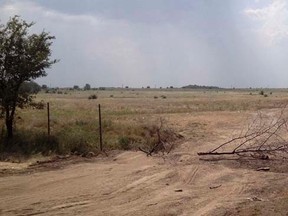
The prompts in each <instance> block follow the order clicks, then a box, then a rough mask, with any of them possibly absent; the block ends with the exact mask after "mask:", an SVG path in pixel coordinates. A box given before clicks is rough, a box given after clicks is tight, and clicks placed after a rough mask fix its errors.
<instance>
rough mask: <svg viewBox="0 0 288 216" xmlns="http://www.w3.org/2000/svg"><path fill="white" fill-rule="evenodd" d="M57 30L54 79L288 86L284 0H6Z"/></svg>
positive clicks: (9, 7)
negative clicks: (58, 60) (56, 59)
mask: <svg viewBox="0 0 288 216" xmlns="http://www.w3.org/2000/svg"><path fill="white" fill-rule="evenodd" d="M15 14H17V15H20V16H21V17H22V18H23V19H25V20H27V21H35V22H36V25H35V26H34V28H33V31H37V32H40V31H41V30H43V29H45V30H46V31H49V32H50V33H51V34H52V35H54V36H56V40H55V41H54V44H53V56H54V57H55V58H58V59H60V60H61V61H60V62H59V63H57V64H56V65H54V66H53V67H52V69H50V70H48V76H47V77H45V78H43V79H40V80H37V81H39V82H40V83H41V84H44V83H45V84H48V85H50V86H73V85H80V86H84V84H85V83H90V84H91V86H93V87H99V86H115V87H116V86H122V85H124V86H126V85H128V86H130V87H142V86H147V85H150V86H153V87H154V86H155V85H157V87H160V86H163V87H166V86H170V85H173V86H177V87H181V86H183V85H187V84H199V85H215V86H222V87H232V86H233V87H250V86H251V87H288V1H286V0H61V1H60V0H18V1H17V0H0V20H1V22H2V23H3V22H6V21H7V20H8V19H9V17H11V16H14V15H15Z"/></svg>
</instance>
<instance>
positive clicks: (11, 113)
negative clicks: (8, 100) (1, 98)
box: [5, 106, 15, 139]
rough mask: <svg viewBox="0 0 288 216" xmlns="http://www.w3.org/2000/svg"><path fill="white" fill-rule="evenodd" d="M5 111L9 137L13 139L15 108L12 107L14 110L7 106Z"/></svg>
mask: <svg viewBox="0 0 288 216" xmlns="http://www.w3.org/2000/svg"><path fill="white" fill-rule="evenodd" d="M5 111H6V118H5V123H6V129H7V138H8V139H12V138H13V119H14V113H15V108H14V107H12V110H10V109H9V106H7V107H6V109H5Z"/></svg>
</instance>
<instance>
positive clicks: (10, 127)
mask: <svg viewBox="0 0 288 216" xmlns="http://www.w3.org/2000/svg"><path fill="white" fill-rule="evenodd" d="M6 129H7V138H8V139H12V138H13V119H11V118H9V119H6Z"/></svg>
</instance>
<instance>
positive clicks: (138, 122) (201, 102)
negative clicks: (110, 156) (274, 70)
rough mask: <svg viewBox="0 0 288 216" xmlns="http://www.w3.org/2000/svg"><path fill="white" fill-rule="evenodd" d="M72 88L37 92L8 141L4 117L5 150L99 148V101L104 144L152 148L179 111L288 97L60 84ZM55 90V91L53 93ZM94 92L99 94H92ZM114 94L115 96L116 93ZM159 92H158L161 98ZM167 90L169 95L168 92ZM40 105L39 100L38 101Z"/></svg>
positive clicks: (240, 107) (249, 107)
mask: <svg viewBox="0 0 288 216" xmlns="http://www.w3.org/2000/svg"><path fill="white" fill-rule="evenodd" d="M57 91H62V92H67V93H66V94H57V93H53V91H52V90H49V91H48V93H47V90H45V89H43V90H41V92H40V93H38V94H37V95H35V98H34V102H33V103H34V106H29V107H27V108H25V109H18V110H17V116H16V118H15V122H14V123H15V137H14V138H13V139H12V140H10V141H9V145H7V146H8V147H5V146H4V143H5V142H7V139H6V133H7V131H6V129H5V124H4V123H5V122H4V119H1V124H0V126H1V134H0V136H1V141H0V145H1V151H2V152H3V151H9V152H12V153H13V152H14V153H21V154H27V155H30V154H36V153H43V154H53V153H57V154H80V155H81V154H87V153H88V152H94V153H95V154H96V153H98V152H99V123H98V122H99V119H98V104H101V106H102V127H103V140H104V150H105V151H109V150H114V149H122V150H133V149H134V150H137V149H139V147H140V148H143V149H149V148H151V146H153V145H155V143H156V142H157V139H158V137H157V136H158V135H157V133H156V131H157V128H159V127H160V119H164V123H163V127H162V128H161V131H162V133H163V134H164V131H165V130H170V132H171V131H173V132H171V133H170V134H171V138H172V137H173V133H174V132H177V131H178V130H179V129H180V128H177V126H175V125H174V124H173V122H171V121H169V118H170V117H171V116H175V115H183V114H184V115H197V113H203V112H204V113H205V112H216V113H217V112H222V111H231V112H246V111H256V110H261V109H270V108H276V107H279V106H280V105H281V104H283V103H287V101H288V96H287V92H286V90H283V91H282V90H277V91H275V93H273V95H270V96H269V97H267V98H265V97H263V96H262V97H261V95H260V94H258V93H257V90H255V92H254V94H253V95H252V96H251V95H250V94H249V93H250V91H251V90H246V91H244V90H238V91H236V90H225V91H224V90H223V91H215V90H210V91H207V90H181V89H176V88H174V89H164V90H163V89H157V90H156V89H120V88H119V89H106V90H86V91H83V90H74V89H70V90H69V89H58V90H57ZM50 92H51V93H50ZM91 95H97V98H96V99H94V100H89V99H88V98H89V97H90V96H91ZM111 95H113V97H111ZM155 95H156V96H157V97H158V99H157V100H155ZM163 95H165V98H163V97H162V96H163ZM47 102H49V103H50V115H51V117H50V118H51V120H50V121H51V122H50V124H51V135H50V136H48V135H47V110H46V108H47V105H46V104H47ZM36 105H37V106H36Z"/></svg>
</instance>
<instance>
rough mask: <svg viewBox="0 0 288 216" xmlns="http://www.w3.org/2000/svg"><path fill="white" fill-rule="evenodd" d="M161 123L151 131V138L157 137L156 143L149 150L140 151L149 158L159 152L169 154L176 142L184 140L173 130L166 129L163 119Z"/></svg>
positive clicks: (141, 149) (142, 149)
mask: <svg viewBox="0 0 288 216" xmlns="http://www.w3.org/2000/svg"><path fill="white" fill-rule="evenodd" d="M159 121H160V125H159V126H155V127H153V128H152V129H150V130H149V133H150V136H151V137H156V140H155V142H153V143H152V144H151V146H150V148H148V149H144V148H143V147H139V150H140V151H142V152H144V153H145V154H147V156H152V153H155V154H157V153H158V152H162V154H165V153H166V154H169V153H170V152H171V150H172V149H173V148H174V146H175V143H176V142H175V141H176V140H179V139H182V138H183V136H182V135H180V134H177V133H175V131H173V130H172V129H171V128H167V127H165V126H164V120H163V119H162V118H160V120H159Z"/></svg>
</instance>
